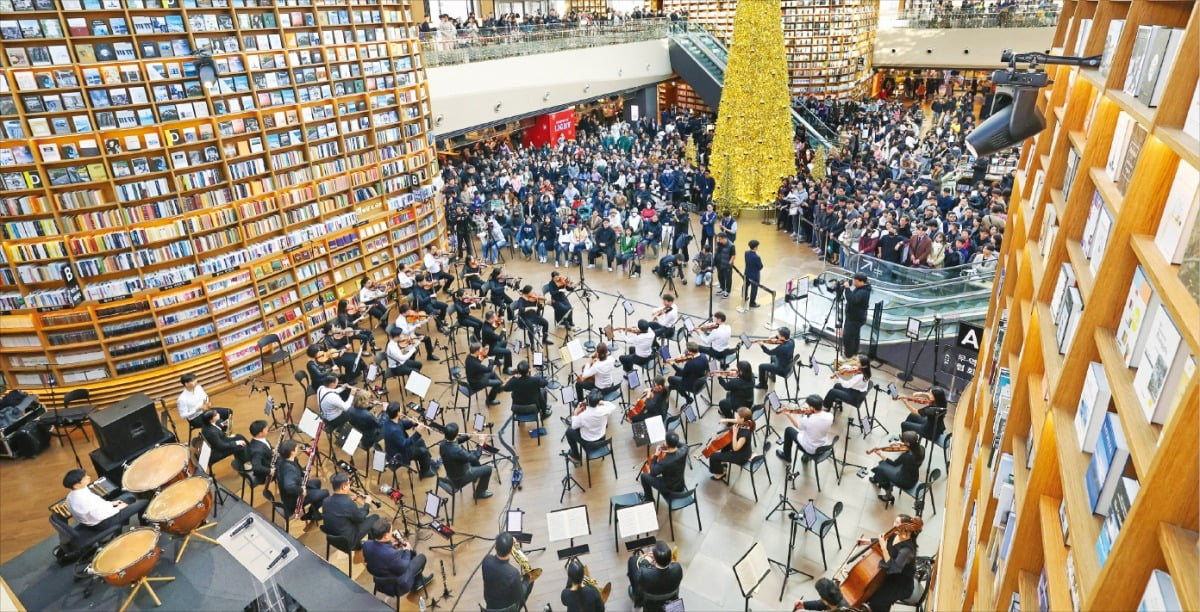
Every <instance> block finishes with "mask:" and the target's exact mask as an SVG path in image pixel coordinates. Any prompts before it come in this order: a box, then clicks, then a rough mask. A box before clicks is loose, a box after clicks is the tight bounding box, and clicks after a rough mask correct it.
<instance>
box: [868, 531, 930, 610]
mask: <svg viewBox="0 0 1200 612" xmlns="http://www.w3.org/2000/svg"><path fill="white" fill-rule="evenodd" d="M922 527H924V521H922V520H921V519H920V518H918V517H915V516H909V515H907V514H901V515H900V516H897V517H896V520H895V521H894V522H893V523H892V529H891V530H890V531H889V532H888V533H886V534H884V535H883V536H882V537H881V539H882V542H880V543H879V544H880V547H879V552H880V554H881V555H882V556H883V560H881V561H880V562H879V568H880V569H881V570H883V571H884V574H885V575H884V578H883V581H882V583H881V584H880V585H879V588H878V589H876V591H875V594H874V595H871V597H870V598H869V599H868V600H867V605H868V606H869V608H870V610H871V612H888V611H889V610H891V609H892V606H893V605H895V603H896V602H897V601H900V600H901V599H904V598H906V597H908V596H909V595H912V592H913V586H914V585H915V584H916V580H915V577H916V574H917V536H918V535H920V534H921V528H922ZM870 543H871V542H870V541H869V540H859V541H858V544H859V546H864V545H867V544H870Z"/></svg>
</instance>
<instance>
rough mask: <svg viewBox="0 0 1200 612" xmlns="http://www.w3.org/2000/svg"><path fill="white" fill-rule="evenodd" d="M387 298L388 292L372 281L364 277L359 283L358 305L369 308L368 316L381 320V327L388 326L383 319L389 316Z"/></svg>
mask: <svg viewBox="0 0 1200 612" xmlns="http://www.w3.org/2000/svg"><path fill="white" fill-rule="evenodd" d="M385 298H387V291H386V290H384V288H383V287H380V286H378V285H376V284H375V283H373V282H371V280H370V279H368V278H366V277H363V279H362V280H361V281H359V283H358V303H359V304H362V305H363V306H366V307H367V314H369V315H371V316H372V317H375V318H376V319H378V320H379V322H380V325H384V324H386V322H385V321H384V320H383V317H384V316H385V315H386V314H387V306H386V305H385V304H384V300H385Z"/></svg>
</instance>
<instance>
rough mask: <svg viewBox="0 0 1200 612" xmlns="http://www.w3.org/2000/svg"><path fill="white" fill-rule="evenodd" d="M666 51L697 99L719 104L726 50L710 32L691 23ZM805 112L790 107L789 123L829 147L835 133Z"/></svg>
mask: <svg viewBox="0 0 1200 612" xmlns="http://www.w3.org/2000/svg"><path fill="white" fill-rule="evenodd" d="M668 52H669V54H670V58H671V68H673V69H674V70H675V72H676V73H677V74H679V76H680V77H682V78H683V80H684V81H686V82H687V84H688V85H690V86H691V87H692V89H694V90H695V91H696V94H697V95H698V96H700V99H702V100H704V103H705V104H707V105H708V106H709V107H710V108H719V107H720V105H721V89H722V88H723V87H724V86H725V67H726V66H727V65H728V61H729V51H728V50H727V49H726V48H725V46H724V45H722V44H721V43H720V42H719V41H718V40H717V39H715V38H713V37H712V35H711V34H709V33H708V32H706V31H704V30H703V29H700V28H698V27H696V26H693V25H691V24H689V25H688V27H687V28H686V29H680V30H677V31H673V32H672V33H671V37H670V43H669V47H668ZM804 113H805V114H801V113H800V112H797V110H796V109H795V108H793V109H792V123H794V124H795V125H797V126H802V127H804V129H805V133H806V134H807V135H808V141H809V144H811V145H812V146H814V147H815V146H823V147H826V148H829V147H830V146H832V144H833V143H834V142H836V141H837V134H836V133H835V132H834V131H833V130H832V129H830V127H829V126H828V125H825V124H824V123H823V122H822V121H821V120H820V119H818V118H817V117H816V116H815V115H813V114H812V113H811V112H808V111H807V110H806V109H804Z"/></svg>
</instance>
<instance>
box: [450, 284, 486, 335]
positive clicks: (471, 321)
mask: <svg viewBox="0 0 1200 612" xmlns="http://www.w3.org/2000/svg"><path fill="white" fill-rule="evenodd" d="M451 296H452V298H453V303H452V304H451V305H450V309H451V310H452V311H454V316H455V318H456V319H457V321H458V324H459V325H460V326H463V327H466V328H467V329H470V330H471V331H472V332H474V333H475V336H476V337H479V336H482V335H483V321H481V320H479V318H478V317H473V316H471V309H472V308H478V307H479V304H478V301H479V299H480V298H472V297H470V296H467V295H466V293H465V292H464V291H463V290H462V289H457V290H455V291H454V293H453V294H451Z"/></svg>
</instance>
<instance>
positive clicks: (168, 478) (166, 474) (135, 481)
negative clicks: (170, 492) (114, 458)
mask: <svg viewBox="0 0 1200 612" xmlns="http://www.w3.org/2000/svg"><path fill="white" fill-rule="evenodd" d="M193 472H195V464H194V463H192V454H191V451H190V450H189V449H188V447H187V445H185V444H163V445H162V446H156V447H154V448H152V449H150V450H149V451H147V452H146V453H145V454H144V455H142V456H141V457H138V458H137V459H134V460H133V462H132V463H130V464H129V466H128V467H126V468H125V475H124V476H122V477H121V488H122V489H125V490H126V491H128V492H130V493H133V494H135V495H136V494H143V495H142V497H145V496H146V495H144V494H148V493H152V492H154V491H157V490H159V489H161V488H163V487H166V486H167V485H170V484H173V483H176V482H179V481H180V480H183V479H184V478H187V477H188V476H191V475H192V473H193Z"/></svg>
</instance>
